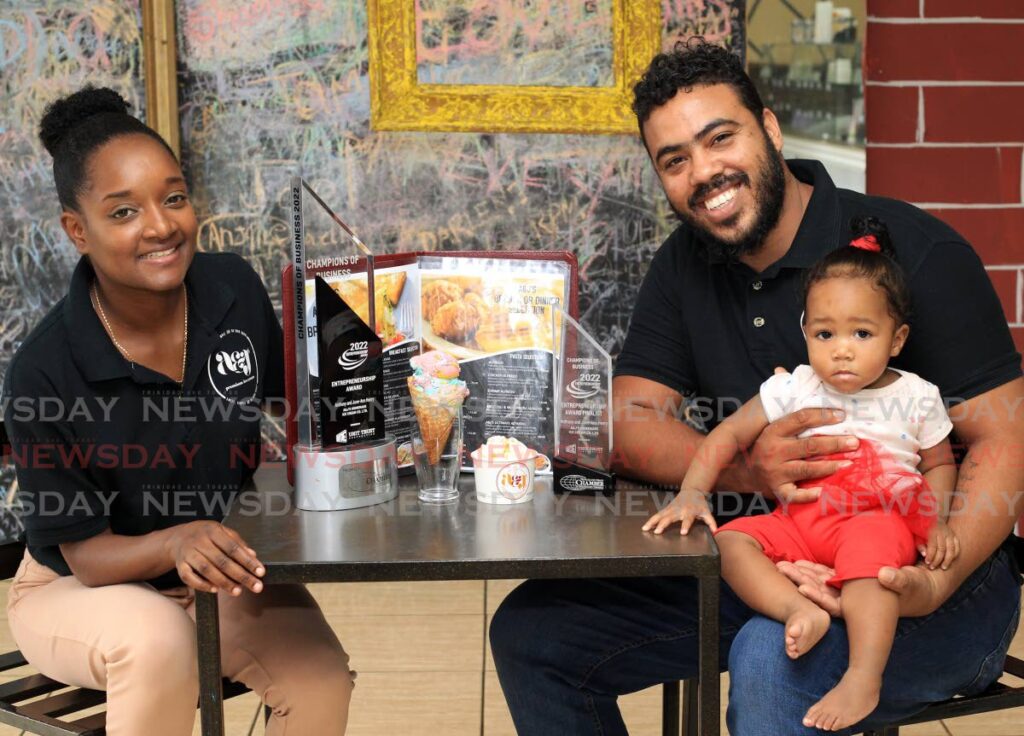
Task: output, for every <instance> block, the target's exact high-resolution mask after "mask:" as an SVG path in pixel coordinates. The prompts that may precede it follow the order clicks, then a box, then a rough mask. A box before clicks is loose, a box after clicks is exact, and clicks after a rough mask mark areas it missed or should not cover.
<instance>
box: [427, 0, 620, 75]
mask: <svg viewBox="0 0 1024 736" xmlns="http://www.w3.org/2000/svg"><path fill="white" fill-rule="evenodd" d="M611 25H612V4H611V0H588V2H571V3H566V2H560V1H553V0H416V44H417V52H416V59H417V64H418V65H419V80H420V82H424V83H435V84H501V85H509V84H543V85H581V86H607V85H609V84H612V82H613V78H612V68H611V58H612V33H611Z"/></svg>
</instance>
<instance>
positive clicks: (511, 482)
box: [494, 463, 530, 501]
mask: <svg viewBox="0 0 1024 736" xmlns="http://www.w3.org/2000/svg"><path fill="white" fill-rule="evenodd" d="M494 485H495V487H496V488H497V489H498V493H500V494H501V495H502V496H504V497H505V498H507V499H508V500H509V501H518V500H519V499H520V498H522V497H523V496H524V495H525V494H526V492H527V491H528V490H529V489H530V469H529V468H527V467H526V465H525V464H523V463H509V464H508V465H506V466H504V467H503V468H502V469H501V470H499V471H498V475H497V477H495V479H494Z"/></svg>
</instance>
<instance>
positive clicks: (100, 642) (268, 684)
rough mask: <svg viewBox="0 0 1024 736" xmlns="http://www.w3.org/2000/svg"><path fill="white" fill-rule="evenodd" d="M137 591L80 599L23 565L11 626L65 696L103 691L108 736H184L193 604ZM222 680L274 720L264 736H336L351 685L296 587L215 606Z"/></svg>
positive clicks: (87, 592)
mask: <svg viewBox="0 0 1024 736" xmlns="http://www.w3.org/2000/svg"><path fill="white" fill-rule="evenodd" d="M186 602H187V601H183V600H179V601H177V602H176V601H175V600H174V599H173V598H171V597H169V596H167V595H163V594H161V593H159V592H157V591H156V590H155V589H154V588H153V587H152V586H149V585H147V584H145V583H125V584H121V585H108V586H103V587H99V588H88V587H86V586H84V585H82V583H80V582H79V581H78V580H77V579H76V578H74V577H70V576H67V577H62V576H60V575H57V574H56V573H55V572H53V571H52V570H50V569H49V568H48V567H46V566H44V565H41V564H39V563H38V562H36V561H35V560H34V559H32V557H30V556H29V555H28V553H26V554H25V559H24V560H22V563H21V567H20V568H19V569H18V572H17V574H16V575H15V577H14V582H13V583H12V585H11V591H10V594H9V596H8V601H7V615H8V621H9V624H10V628H11V633H12V634H13V635H14V640H15V641H16V642H17V643H18V647H19V648H20V649H21V652H22V654H24V655H25V658H26V659H28V661H29V662H30V663H31V664H32V665H33V666H34V667H36V668H37V669H38V670H39V671H40V672H42V673H43V674H44V675H47V676H48V677H52V678H53V679H55V680H60V681H61V682H66V683H68V684H69V685H75V686H78V687H87V688H93V689H97V690H106V691H107V734H109V736H139V734H147V736H188V735H189V734H191V733H192V728H193V724H194V722H195V717H196V702H197V698H198V693H199V680H198V667H197V663H196V627H195V603H194V601H192V602H191V603H188V605H187V607H186V605H185V604H186ZM218 603H219V605H220V635H221V658H222V659H221V661H222V664H223V669H224V675H225V676H227V677H229V678H231V679H232V680H236V681H241V682H243V683H245V685H246V686H248V687H249V688H250V689H251V690H253V691H254V692H255V693H256V694H257V695H259V696H260V698H261V699H262V700H263V702H264V703H266V704H267V705H269V706H270V707H271V709H272V710H273V714H272V716H271V718H270V722H269V723H268V724H267V735H268V736H285V735H287V736H309V734H317V735H318V736H321V735H322V736H341V734H344V733H345V724H346V722H347V720H348V704H349V699H350V697H351V695H352V685H353V673H351V672H350V671H349V668H348V655H347V654H345V650H344V649H342V647H341V644H340V643H339V642H338V639H337V637H336V636H335V635H334V632H333V631H331V628H330V627H329V626H328V624H327V622H326V621H325V620H324V617H323V614H322V613H321V612H320V609H319V608H318V607H317V604H316V602H315V601H314V600H313V598H312V596H310V594H309V592H308V591H307V590H306V589H305V588H304V587H302V586H301V585H271V586H267V587H266V588H265V589H264V591H263V592H262V593H260V594H258V595H255V594H252V593H249V592H245V593H243V594H242V595H241V596H239V597H238V598H233V597H231V596H229V595H224V594H221V595H220V596H219V597H218Z"/></svg>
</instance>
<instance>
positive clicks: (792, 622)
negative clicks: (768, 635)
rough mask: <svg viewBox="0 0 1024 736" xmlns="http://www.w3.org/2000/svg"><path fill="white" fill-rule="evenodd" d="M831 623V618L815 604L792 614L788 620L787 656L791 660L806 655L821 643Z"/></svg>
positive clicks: (803, 607)
mask: <svg viewBox="0 0 1024 736" xmlns="http://www.w3.org/2000/svg"><path fill="white" fill-rule="evenodd" d="M808 602H809V601H808ZM831 621H832V619H831V617H830V616H829V615H828V614H827V613H825V611H824V610H823V609H821V608H818V607H817V606H816V605H814V604H811V605H809V606H802V607H801V608H800V609H798V610H797V611H794V612H793V613H791V614H790V615H789V618H787V619H786V654H788V655H789V657H790V659H796V658H797V657H799V656H801V655H803V654H806V653H807V652H809V651H810V650H811V648H812V647H813V646H814V645H815V644H817V643H818V642H819V641H821V637H823V636H825V632H826V631H828V627H829V624H830V623H831Z"/></svg>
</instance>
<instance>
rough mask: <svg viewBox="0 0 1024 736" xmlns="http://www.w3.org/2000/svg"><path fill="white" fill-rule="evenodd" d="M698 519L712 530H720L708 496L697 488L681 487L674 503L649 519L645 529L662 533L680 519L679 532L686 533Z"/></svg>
mask: <svg viewBox="0 0 1024 736" xmlns="http://www.w3.org/2000/svg"><path fill="white" fill-rule="evenodd" d="M697 519H700V520H701V521H703V522H704V523H705V524H707V525H708V526H709V527H710V528H711V531H717V530H718V524H717V523H715V517H714V516H712V515H711V507H710V506H708V497H707V496H706V495H704V494H703V493H702V492H701V491H698V490H696V489H692V488H681V489H680V490H679V493H677V494H676V497H675V498H674V499H672V503H670V504H669V505H668V506H666V507H665V508H663V509H662V510H661V511H659V512H658V513H656V514H655V515H654V516H652V517H651V518H650V519H648V520H647V523H646V524H644V526H643V530H644V531H645V532H649V531H653V532H654V533H655V534H661V533H662V532H664V531H665V530H666V529H667V528H668V527H670V526H672V525H673V524H675V523H676V522H677V521H678V522H679V523H680V526H679V533H680V534H686V533H688V532H689V531H690V527H692V526H693V522H695V521H696V520H697Z"/></svg>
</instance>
